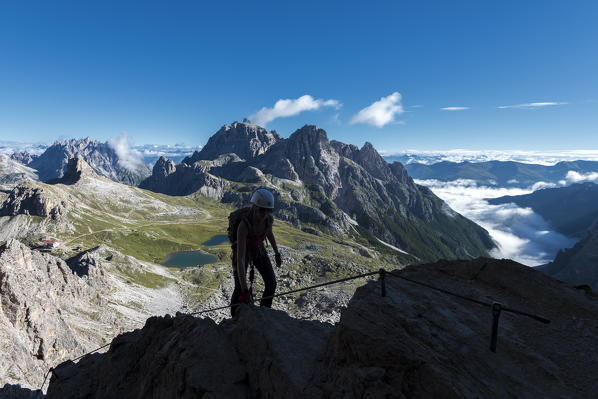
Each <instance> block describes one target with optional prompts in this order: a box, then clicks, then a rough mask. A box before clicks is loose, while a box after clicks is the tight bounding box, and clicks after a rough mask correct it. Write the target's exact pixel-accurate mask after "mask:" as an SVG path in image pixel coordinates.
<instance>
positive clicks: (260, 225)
mask: <svg viewBox="0 0 598 399" xmlns="http://www.w3.org/2000/svg"><path fill="white" fill-rule="evenodd" d="M250 202H251V207H247V208H242V209H238V210H236V211H234V212H232V213H231V214H230V215H229V217H228V219H229V227H228V237H229V240H230V242H231V249H232V254H231V258H232V265H233V275H234V279H235V289H234V291H233V295H232V298H231V305H235V304H239V303H250V302H251V300H252V298H251V295H252V293H251V291H250V288H249V287H248V285H247V268H248V266H249V264H252V265H253V266H254V267H255V268H256V269H257V270H258V271H259V272H260V274H261V276H262V279H263V280H264V285H265V288H264V292H263V293H262V298H265V297H269V296H272V295H274V291H275V290H276V277H275V276H274V271H273V270H272V263H270V259H269V258H268V253H267V252H266V248H265V247H264V240H265V239H266V238H267V239H268V241H270V244H271V245H272V249H273V250H274V258H275V260H276V266H278V267H280V266H281V264H282V257H281V256H280V252H278V246H277V245H276V239H275V238H274V233H272V224H273V223H274V217H273V216H272V211H273V209H274V196H273V195H272V193H271V192H270V191H268V190H266V189H263V188H260V189H258V190H256V191H255V192H254V193H253V195H252V196H251V201H250ZM250 280H251V283H253V270H251V273H250ZM260 306H266V307H272V298H269V299H262V300H261V301H260ZM236 310H237V306H232V307H231V313H232V315H233V316H234V315H235V312H236Z"/></svg>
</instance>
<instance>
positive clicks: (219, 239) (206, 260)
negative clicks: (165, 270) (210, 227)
mask: <svg viewBox="0 0 598 399" xmlns="http://www.w3.org/2000/svg"><path fill="white" fill-rule="evenodd" d="M227 242H228V236H227V235H225V234H218V235H215V236H213V237H212V238H210V239H209V240H208V241H206V242H203V243H202V245H205V246H208V247H210V246H214V245H221V244H225V243H227ZM216 261H218V257H217V256H215V255H212V254H208V253H206V252H203V251H199V250H195V251H181V252H174V253H172V254H170V255H168V257H167V258H166V259H165V260H164V262H162V263H161V264H162V266H168V267H179V268H186V267H198V266H203V265H207V264H210V263H214V262H216Z"/></svg>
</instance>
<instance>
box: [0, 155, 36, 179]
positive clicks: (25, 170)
mask: <svg viewBox="0 0 598 399" xmlns="http://www.w3.org/2000/svg"><path fill="white" fill-rule="evenodd" d="M27 180H37V174H36V172H35V170H33V169H31V168H29V167H27V166H25V165H24V164H22V163H20V162H18V161H17V160H15V159H13V158H12V157H9V156H7V155H5V154H2V153H0V185H7V186H14V185H16V184H19V183H21V182H24V181H27Z"/></svg>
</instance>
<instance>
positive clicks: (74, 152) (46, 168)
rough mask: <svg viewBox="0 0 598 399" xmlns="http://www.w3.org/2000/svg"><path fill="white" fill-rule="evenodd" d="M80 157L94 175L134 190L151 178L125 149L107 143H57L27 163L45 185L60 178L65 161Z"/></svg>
mask: <svg viewBox="0 0 598 399" xmlns="http://www.w3.org/2000/svg"><path fill="white" fill-rule="evenodd" d="M77 156H80V157H81V158H82V159H83V160H84V161H85V163H87V164H88V165H89V167H90V168H91V169H92V170H93V171H94V172H95V173H97V174H98V175H100V176H104V177H107V178H109V179H111V180H114V181H117V182H120V183H125V184H128V185H133V186H136V185H138V184H139V183H140V182H141V181H142V180H143V179H145V178H146V177H148V176H149V175H150V174H151V170H150V167H149V166H148V165H146V164H144V163H143V162H142V161H141V160H140V158H139V157H137V156H136V155H135V154H133V153H132V152H130V151H129V150H128V148H127V149H120V148H118V146H116V147H115V145H111V144H109V143H108V142H106V143H101V142H99V141H96V140H91V139H90V138H89V137H87V138H85V139H71V140H67V141H57V142H55V143H54V144H53V145H51V146H50V147H48V148H47V149H46V151H45V152H44V153H43V154H41V155H40V156H39V157H37V158H35V159H33V160H32V161H31V162H30V163H29V165H28V166H29V167H31V168H33V169H36V170H37V172H38V174H39V179H40V180H42V181H48V180H51V179H57V178H60V177H62V176H63V174H64V173H65V168H66V166H67V164H68V161H69V159H71V158H73V157H77Z"/></svg>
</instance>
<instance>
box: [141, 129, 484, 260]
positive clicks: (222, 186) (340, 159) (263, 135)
mask: <svg viewBox="0 0 598 399" xmlns="http://www.w3.org/2000/svg"><path fill="white" fill-rule="evenodd" d="M140 187H141V188H146V189H149V190H152V191H155V192H160V193H165V194H169V195H188V194H191V193H194V192H199V193H201V194H203V195H207V196H209V197H211V198H213V199H216V200H219V201H221V202H224V203H232V204H234V205H235V206H246V204H248V203H249V198H250V196H251V192H252V191H253V189H255V188H256V187H267V188H269V189H271V190H272V191H274V193H275V196H276V203H277V206H276V209H275V213H276V216H277V217H278V218H280V219H282V220H286V221H288V222H291V223H292V224H294V225H295V226H297V227H300V228H302V229H303V230H304V231H309V232H313V233H314V234H317V231H318V230H322V229H323V230H325V231H327V232H332V233H334V234H357V235H359V236H362V237H363V238H364V239H365V240H367V241H368V242H369V243H370V244H371V245H377V246H380V245H382V244H381V243H380V241H383V242H384V243H388V244H390V245H392V246H394V247H396V248H398V249H399V250H401V251H403V253H409V254H411V255H412V260H414V259H417V258H419V259H424V260H426V259H427V260H435V259H440V258H472V257H475V256H480V255H487V251H488V250H490V249H491V248H493V247H494V245H495V244H494V242H493V241H492V239H491V238H490V236H489V235H488V233H487V232H486V231H485V230H484V229H483V228H481V227H479V226H478V225H476V224H475V223H473V222H471V221H469V220H468V219H466V218H464V217H462V216H461V215H459V214H457V213H456V212H454V211H453V210H452V209H450V207H449V206H448V205H447V204H446V203H444V201H442V200H441V199H440V198H438V197H437V196H436V195H434V194H433V193H432V192H431V191H430V190H429V189H427V188H425V187H423V186H419V185H417V184H415V183H414V182H413V180H412V179H411V178H410V177H409V175H408V173H407V171H406V169H405V168H404V167H403V165H402V164H400V163H399V162H394V163H392V164H388V163H387V162H386V161H384V159H383V158H382V157H381V156H380V155H379V154H378V152H377V151H376V150H375V149H374V147H373V146H372V145H371V143H365V144H364V146H363V147H362V148H361V149H359V148H358V147H356V146H354V145H350V144H344V143H341V142H338V141H335V140H332V141H331V140H329V139H328V137H327V134H326V132H325V131H324V130H323V129H320V128H318V127H316V126H313V125H306V126H304V127H302V128H301V129H298V130H297V131H295V132H294V133H293V134H292V135H291V136H290V137H289V138H287V139H284V138H281V137H280V136H279V135H278V134H277V133H276V132H274V131H272V132H268V131H267V130H266V129H264V128H261V127H259V126H256V125H251V124H248V123H238V122H235V123H233V124H232V125H230V126H228V125H226V126H224V127H222V128H221V129H220V130H219V131H218V132H217V133H216V134H214V136H212V137H211V138H210V140H209V141H208V143H207V144H206V146H205V147H204V148H202V150H201V151H199V152H195V153H194V154H193V155H192V156H191V157H188V158H186V159H184V160H183V162H181V163H180V164H175V163H174V162H172V161H170V160H168V159H166V158H160V159H159V160H158V162H156V164H155V165H154V168H153V173H152V176H150V177H149V178H147V179H146V180H144V181H143V182H141V184H140Z"/></svg>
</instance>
